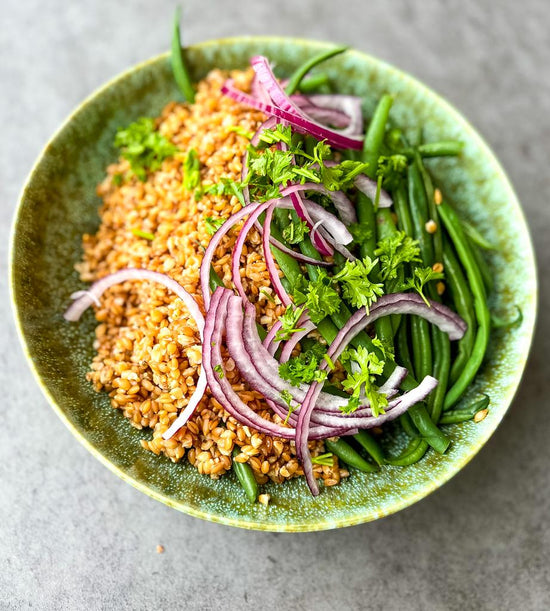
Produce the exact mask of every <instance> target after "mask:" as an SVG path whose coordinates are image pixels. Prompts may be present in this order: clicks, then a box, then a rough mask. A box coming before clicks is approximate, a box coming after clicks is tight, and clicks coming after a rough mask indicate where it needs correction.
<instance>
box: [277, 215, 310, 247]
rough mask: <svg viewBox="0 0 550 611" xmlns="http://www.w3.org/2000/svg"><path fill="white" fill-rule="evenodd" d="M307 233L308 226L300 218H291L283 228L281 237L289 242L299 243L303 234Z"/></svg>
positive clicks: (302, 238)
mask: <svg viewBox="0 0 550 611" xmlns="http://www.w3.org/2000/svg"><path fill="white" fill-rule="evenodd" d="M308 233H309V227H308V226H307V223H306V222H305V221H302V220H301V219H298V220H291V221H290V222H289V224H288V225H287V226H286V227H285V228H284V229H283V238H284V239H285V240H286V241H287V242H288V243H289V244H299V243H300V242H303V240H304V236H305V235H306V234H308Z"/></svg>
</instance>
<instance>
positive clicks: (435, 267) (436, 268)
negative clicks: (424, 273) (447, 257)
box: [432, 263, 445, 274]
mask: <svg viewBox="0 0 550 611" xmlns="http://www.w3.org/2000/svg"><path fill="white" fill-rule="evenodd" d="M432 269H433V270H434V272H436V273H438V274H441V273H442V272H443V270H444V269H445V268H444V267H443V263H434V264H433V265H432Z"/></svg>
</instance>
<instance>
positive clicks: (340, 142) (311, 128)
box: [222, 79, 363, 150]
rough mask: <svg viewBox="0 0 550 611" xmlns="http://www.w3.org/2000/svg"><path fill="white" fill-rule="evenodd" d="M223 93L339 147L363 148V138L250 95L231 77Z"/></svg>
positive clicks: (304, 132)
mask: <svg viewBox="0 0 550 611" xmlns="http://www.w3.org/2000/svg"><path fill="white" fill-rule="evenodd" d="M222 93H223V94H224V95H227V96H229V97H230V98H232V99H234V100H235V101H236V102H239V103H241V104H245V105H247V106H252V108H256V109H257V110H260V111H262V112H263V113H265V114H267V115H270V116H274V117H277V118H278V119H282V120H283V121H286V122H287V123H290V124H291V125H292V126H293V127H294V128H295V130H296V131H298V132H300V133H301V134H309V135H310V136H313V137H314V138H316V139H317V140H326V141H327V142H328V143H329V144H330V145H331V146H333V147H335V148H339V149H354V150H361V149H362V148H363V139H362V138H360V139H359V138H351V137H349V136H344V135H341V134H339V133H338V132H336V131H334V130H331V129H329V128H327V127H325V126H324V125H321V124H320V123H317V122H316V121H312V120H310V119H304V118H302V117H300V116H297V115H296V114H293V113H291V112H287V111H286V110H282V109H281V108H279V107H278V106H275V105H273V104H265V103H263V102H260V101H258V100H256V99H255V98H253V97H252V96H250V95H248V94H247V93H245V92H244V91H241V90H239V89H235V87H234V86H233V83H232V81H231V79H229V80H228V81H226V82H225V83H224V85H223V86H222Z"/></svg>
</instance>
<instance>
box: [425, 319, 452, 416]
mask: <svg viewBox="0 0 550 611" xmlns="http://www.w3.org/2000/svg"><path fill="white" fill-rule="evenodd" d="M432 343H433V347H434V368H433V374H432V375H433V377H434V378H436V379H437V381H438V384H437V386H436V388H435V390H434V391H433V392H432V393H431V394H430V396H429V397H428V411H429V412H430V416H431V417H432V420H433V421H434V422H436V423H437V422H439V419H440V417H441V411H442V410H443V404H444V403H445V395H446V394H447V387H448V383H449V373H450V370H451V342H450V340H449V336H448V335H447V334H446V333H445V332H443V331H441V330H440V329H438V328H437V327H432Z"/></svg>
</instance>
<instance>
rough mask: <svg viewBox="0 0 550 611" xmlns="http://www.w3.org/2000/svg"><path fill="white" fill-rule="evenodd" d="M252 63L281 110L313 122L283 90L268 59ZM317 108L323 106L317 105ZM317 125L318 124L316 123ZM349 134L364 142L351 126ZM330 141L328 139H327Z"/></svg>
mask: <svg viewBox="0 0 550 611" xmlns="http://www.w3.org/2000/svg"><path fill="white" fill-rule="evenodd" d="M250 63H251V65H252V68H253V69H254V71H255V72H256V74H257V76H258V79H259V81H260V83H262V85H263V86H264V87H265V89H266V91H267V93H268V94H269V96H270V97H271V99H272V100H273V103H274V104H275V105H276V106H277V107H278V108H280V109H282V110H284V111H287V112H289V113H291V114H293V115H295V116H296V117H297V118H301V119H303V120H305V121H311V120H312V118H310V117H309V116H308V115H307V114H306V113H305V112H304V111H303V110H302V109H300V107H299V106H297V105H296V104H295V103H294V102H293V101H292V100H291V98H290V97H289V96H288V95H287V94H286V93H285V91H284V90H283V88H282V87H281V85H280V84H279V82H278V81H277V79H276V78H275V75H274V74H273V71H272V70H271V67H270V66H269V61H268V59H267V58H266V57H264V56H262V55H256V56H255V57H253V58H252V59H251V60H250ZM320 100H321V101H325V102H326V99H322V98H320ZM316 105H317V106H321V105H322V104H319V103H318V104H316ZM356 112H357V111H356V109H355V110H354V113H355V114H356ZM315 123H316V122H315ZM317 125H318V126H321V127H324V126H322V125H320V124H318V123H317ZM353 128H354V129H355V125H354V126H353ZM329 131H330V132H332V134H333V135H336V136H340V137H341V136H342V135H344V134H343V133H342V132H340V131H338V130H329ZM348 134H349V138H350V139H353V140H355V141H356V142H362V138H361V136H360V135H358V134H357V133H353V132H351V131H349V125H348V127H347V128H346V130H345V135H348ZM327 139H328V138H327Z"/></svg>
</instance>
